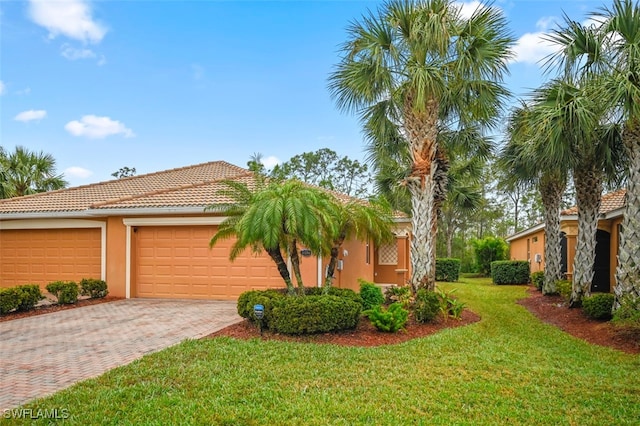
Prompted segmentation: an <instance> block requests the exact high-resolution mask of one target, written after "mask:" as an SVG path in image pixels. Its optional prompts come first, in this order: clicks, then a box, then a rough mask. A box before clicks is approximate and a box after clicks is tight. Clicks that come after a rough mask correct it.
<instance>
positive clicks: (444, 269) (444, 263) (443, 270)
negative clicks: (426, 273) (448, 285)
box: [436, 258, 460, 282]
mask: <svg viewBox="0 0 640 426" xmlns="http://www.w3.org/2000/svg"><path fill="white" fill-rule="evenodd" d="M459 277H460V259H449V258H442V259H436V281H447V282H454V281H458V278H459Z"/></svg>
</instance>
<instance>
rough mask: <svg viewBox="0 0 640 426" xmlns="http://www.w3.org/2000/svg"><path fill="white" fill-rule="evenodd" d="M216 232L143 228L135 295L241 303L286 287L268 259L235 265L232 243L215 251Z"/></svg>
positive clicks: (244, 257) (246, 257)
mask: <svg viewBox="0 0 640 426" xmlns="http://www.w3.org/2000/svg"><path fill="white" fill-rule="evenodd" d="M215 231H216V228H215V227H213V226H166V227H151V226H149V227H145V226H141V227H139V228H138V231H137V232H136V234H134V235H135V240H134V244H135V247H134V253H135V257H134V259H133V262H135V266H134V268H133V269H134V271H135V273H136V276H135V277H134V280H133V281H134V286H135V289H136V290H135V292H134V294H136V295H137V296H138V297H174V298H178V297H184V298H210V299H235V298H237V297H238V296H239V295H240V294H241V293H242V292H244V291H247V290H251V289H254V288H255V289H258V288H273V287H282V285H283V283H282V279H281V278H280V275H279V274H278V272H277V269H276V268H275V265H273V263H272V261H271V259H270V258H269V257H268V256H266V255H255V254H253V253H251V251H250V250H248V251H247V252H246V253H243V254H241V255H240V256H238V258H237V259H236V260H235V262H231V261H230V260H229V251H230V247H231V246H232V245H233V243H234V241H233V240H232V239H229V240H224V241H220V242H219V243H218V245H216V246H215V247H213V248H211V249H210V248H209V241H210V239H211V237H212V236H213V235H214V234H215Z"/></svg>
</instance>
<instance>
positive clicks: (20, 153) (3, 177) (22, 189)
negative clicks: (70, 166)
mask: <svg viewBox="0 0 640 426" xmlns="http://www.w3.org/2000/svg"><path fill="white" fill-rule="evenodd" d="M65 186H67V182H66V181H65V180H64V178H63V176H62V175H61V174H56V160H55V159H54V158H53V156H52V155H51V154H45V153H44V152H42V151H40V152H34V151H29V150H28V149H26V148H24V147H21V146H17V147H16V149H15V151H14V152H11V153H7V152H6V151H5V150H4V149H3V150H2V151H0V196H1V197H2V198H10V197H21V196H23V195H29V194H35V193H38V192H46V191H52V190H55V189H61V188H64V187H65Z"/></svg>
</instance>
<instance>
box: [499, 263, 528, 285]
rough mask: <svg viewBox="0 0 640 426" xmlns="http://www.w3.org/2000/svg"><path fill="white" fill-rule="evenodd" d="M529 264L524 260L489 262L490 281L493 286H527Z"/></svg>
mask: <svg viewBox="0 0 640 426" xmlns="http://www.w3.org/2000/svg"><path fill="white" fill-rule="evenodd" d="M530 275H531V272H530V271H529V262H527V261H526V260H496V261H494V262H491V279H492V280H493V283H494V284H527V283H528V282H529V276H530Z"/></svg>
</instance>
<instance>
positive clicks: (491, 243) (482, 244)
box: [471, 237, 529, 279]
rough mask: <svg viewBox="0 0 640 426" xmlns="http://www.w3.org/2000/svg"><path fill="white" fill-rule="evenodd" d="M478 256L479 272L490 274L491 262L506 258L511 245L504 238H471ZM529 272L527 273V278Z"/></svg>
mask: <svg viewBox="0 0 640 426" xmlns="http://www.w3.org/2000/svg"><path fill="white" fill-rule="evenodd" d="M471 245H472V246H473V252H474V254H475V257H476V268H477V269H478V272H481V273H482V274H484V276H488V275H489V273H490V272H491V262H494V261H496V260H506V259H508V257H507V256H509V245H508V244H507V243H506V241H505V240H503V239H502V238H496V237H486V238H483V239H481V240H471ZM528 277H529V274H528V273H527V279H528Z"/></svg>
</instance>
